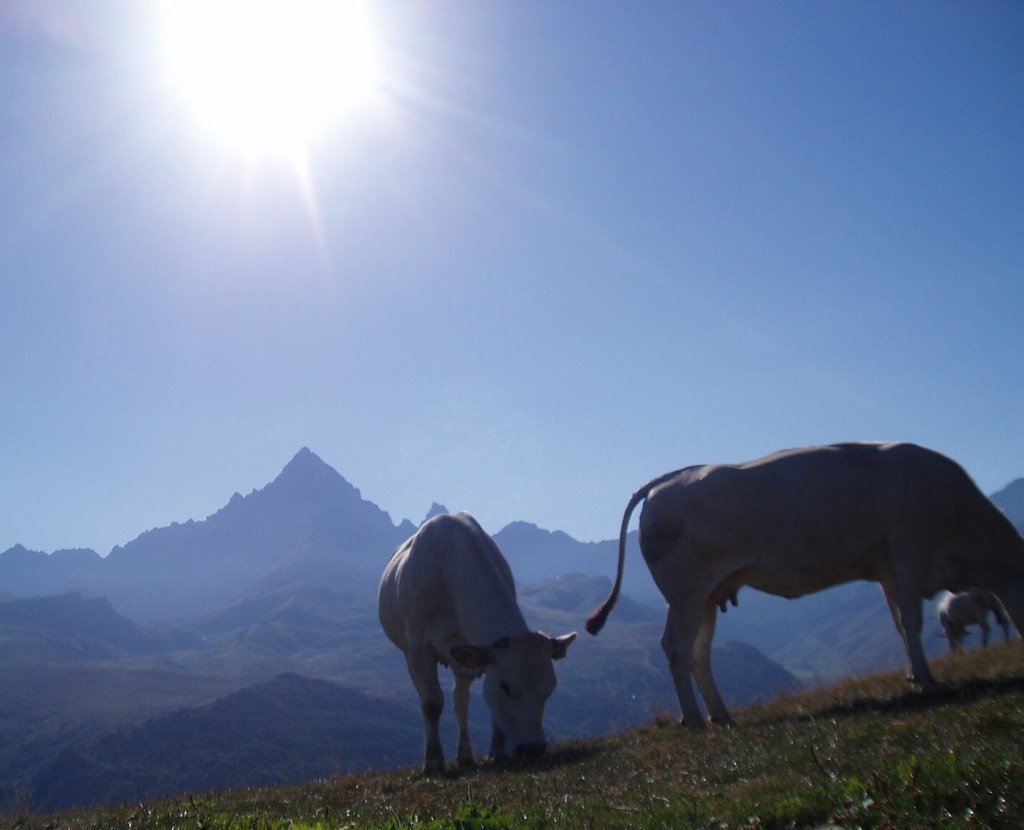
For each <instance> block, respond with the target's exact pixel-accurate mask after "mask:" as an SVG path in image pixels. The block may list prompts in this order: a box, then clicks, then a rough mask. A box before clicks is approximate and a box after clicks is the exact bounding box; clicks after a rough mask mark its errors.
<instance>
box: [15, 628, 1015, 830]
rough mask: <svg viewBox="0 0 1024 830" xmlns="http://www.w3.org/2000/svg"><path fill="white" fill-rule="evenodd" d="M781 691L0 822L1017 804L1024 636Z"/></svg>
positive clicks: (1004, 818) (337, 820) (862, 822)
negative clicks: (705, 725)
mask: <svg viewBox="0 0 1024 830" xmlns="http://www.w3.org/2000/svg"><path fill="white" fill-rule="evenodd" d="M934 669H935V672H936V675H937V676H938V678H939V679H940V681H941V682H942V683H943V686H942V688H941V689H940V690H939V691H936V692H932V693H927V694H919V693H914V692H911V691H908V689H907V687H906V685H905V683H904V681H903V679H902V677H901V676H900V675H898V674H896V673H889V674H879V675H872V676H869V677H864V678H859V679H856V680H850V681H846V682H843V683H841V684H839V685H836V686H831V687H828V688H824V689H818V690H814V691H809V692H802V693H799V694H792V695H786V696H784V697H781V698H778V699H776V700H774V701H772V702H770V703H767V704H764V705H758V706H751V707H748V708H746V709H742V710H739V711H737V712H735V713H734V714H735V716H736V719H737V721H738V723H739V725H738V726H737V727H735V728H732V729H709V730H707V731H705V732H703V733H701V734H697V735H694V734H691V733H689V732H687V731H685V730H683V729H681V728H680V727H679V726H678V725H677V724H676V723H675V722H674V721H671V720H669V719H659V720H658V721H656V722H654V723H651V724H650V725H649V726H647V727H644V728H641V729H637V730H633V731H630V732H624V733H621V734H618V735H613V736H609V737H607V738H603V739H600V740H595V741H588V742H578V743H566V744H561V745H558V746H555V747H553V748H552V749H551V750H550V751H549V753H548V754H547V755H546V756H545V758H544V759H543V760H542V761H541V762H538V763H533V764H529V765H526V764H524V765H518V764H507V765H494V764H490V763H482V764H480V765H479V766H478V767H477V768H476V769H474V770H471V771H468V772H462V773H457V772H455V771H451V772H450V773H449V774H447V775H445V776H439V777H431V778H426V777H423V776H421V775H420V774H419V773H418V772H416V771H413V770H403V771H396V772H389V773H383V774H375V775H359V776H344V777H338V778H336V779H331V780H325V781H316V782H310V783H308V784H305V785H302V786H297V787H290V788H283V789H253V790H238V791H231V792H223V793H211V794H204V795H199V794H195V795H183V796H180V797H178V798H175V799H168V800H162V801H153V802H147V803H144V804H132V805H125V806H120V807H115V808H106V809H98V810H91V811H83V812H72V813H66V814H62V815H51V816H46V815H34V814H31V813H28V812H26V811H21V812H18V813H15V814H13V815H9V816H6V817H0V827H3V828H8V827H12V828H25V830H43V829H44V828H47V830H56V829H57V828H68V830H72V829H73V828H74V829H77V828H81V830H98V829H99V828H133V830H146V828H160V829H161V830H171V828H178V830H206V829H207V828H209V830H228V829H229V828H230V829H231V830H243V829H245V830H250V829H251V830H336V829H337V828H380V829H381V830H383V829H384V828H387V830H399V828H420V829H422V830H471V829H472V830H486V829H489V828H514V827H560V828H561V827H568V828H597V827H600V828H605V827H622V828H626V827H628V828H662V827H671V828H689V827H692V828H713V830H725V829H726V828H728V829H729V830H732V828H750V829H751V830H752V829H753V828H789V827H798V828H800V827H831V826H836V827H864V828H890V827H892V828H915V827H920V828H1001V827H1006V828H1011V827H1018V826H1019V824H1020V816H1021V815H1024V645H1022V644H1021V643H1020V642H1014V643H1011V644H1009V645H1005V646H1003V645H1001V646H995V647H992V648H989V649H984V650H980V651H974V652H971V653H969V654H967V655H963V656H961V657H957V658H951V659H946V660H941V661H937V662H936V663H935V664H934Z"/></svg>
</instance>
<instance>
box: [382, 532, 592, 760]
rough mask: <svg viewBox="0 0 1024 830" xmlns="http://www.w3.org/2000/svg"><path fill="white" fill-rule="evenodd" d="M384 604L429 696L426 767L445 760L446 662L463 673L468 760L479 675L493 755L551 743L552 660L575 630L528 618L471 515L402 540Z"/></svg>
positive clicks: (393, 633)
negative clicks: (536, 628)
mask: <svg viewBox="0 0 1024 830" xmlns="http://www.w3.org/2000/svg"><path fill="white" fill-rule="evenodd" d="M377 610H378V614H379V616H380V624H381V627H382V628H383V629H384V633H385V634H387V636H388V638H389V639H390V640H391V642H393V643H394V644H395V645H396V646H398V648H400V649H401V650H402V652H403V653H404V654H405V660H406V664H407V666H408V668H409V676H410V677H411V678H412V682H413V685H414V686H415V687H416V691H417V692H418V693H419V696H420V707H421V709H422V712H423V719H424V722H425V725H426V730H427V744H426V750H425V752H424V758H423V771H424V772H439V771H441V770H443V769H444V751H443V750H442V748H441V738H440V733H439V730H438V723H439V721H440V718H441V710H442V708H443V706H444V696H443V695H442V693H441V686H440V684H439V683H438V680H437V664H438V663H441V664H442V665H445V666H451V669H452V673H453V674H454V675H455V689H454V691H453V694H452V697H453V699H454V703H455V714H456V717H457V718H458V723H459V747H458V753H457V760H458V763H459V764H460V765H467V764H471V763H473V751H472V749H471V746H470V741H469V723H468V717H469V687H470V684H471V683H472V682H473V680H474V679H476V678H477V677H479V676H480V675H483V676H484V700H486V702H487V705H488V707H489V708H490V710H491V721H492V724H493V731H492V734H491V755H492V757H494V758H495V759H500V758H504V757H505V756H506V754H513V755H536V754H539V753H541V752H543V751H544V748H545V745H546V742H545V736H544V727H543V716H544V704H545V703H546V702H547V699H548V698H549V697H550V696H551V693H552V692H553V691H554V690H555V684H556V682H557V681H556V679H555V670H554V667H553V666H552V664H551V661H552V660H558V659H561V658H562V657H564V656H565V653H566V650H567V649H568V648H569V644H570V643H571V642H572V641H573V640H574V639H575V638H576V632H575V631H574V632H572V633H571V634H566V635H565V636H563V637H558V638H553V637H548V636H547V635H546V634H542V633H540V632H533V631H530V630H529V629H528V628H527V627H526V622H525V621H524V619H523V615H522V612H521V611H520V610H519V606H518V604H517V603H516V589H515V583H514V581H513V579H512V571H511V569H510V568H509V566H508V563H507V562H506V561H505V557H504V556H502V555H501V551H499V550H498V546H497V545H496V544H495V543H494V540H493V539H491V537H490V536H488V535H487V534H486V533H485V532H484V531H483V529H482V528H481V527H480V525H479V524H477V522H476V520H475V519H474V518H473V517H472V516H470V515H469V514H468V513H457V514H455V515H448V514H442V515H439V516H435V517H434V518H432V519H431V520H430V521H428V522H425V523H424V524H423V526H422V527H420V529H419V530H418V531H417V532H416V533H415V534H413V535H412V536H411V537H410V538H409V539H407V540H406V541H405V542H404V543H402V545H401V546H400V547H399V548H398V550H396V551H395V552H394V554H392V556H391V560H390V561H389V562H388V564H387V567H386V568H385V569H384V575H383V577H382V578H381V581H380V592H379V594H378V600H377Z"/></svg>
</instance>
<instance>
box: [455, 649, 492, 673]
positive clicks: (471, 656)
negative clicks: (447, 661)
mask: <svg viewBox="0 0 1024 830" xmlns="http://www.w3.org/2000/svg"><path fill="white" fill-rule="evenodd" d="M451 654H452V659H454V660H455V662H457V663H458V664H459V665H460V666H462V667H463V668H467V669H480V668H483V667H484V666H486V665H487V664H488V663H492V662H494V661H493V660H492V659H491V654H490V652H489V651H488V650H487V649H483V648H478V647H477V646H455V647H454V648H453V649H452V651H451Z"/></svg>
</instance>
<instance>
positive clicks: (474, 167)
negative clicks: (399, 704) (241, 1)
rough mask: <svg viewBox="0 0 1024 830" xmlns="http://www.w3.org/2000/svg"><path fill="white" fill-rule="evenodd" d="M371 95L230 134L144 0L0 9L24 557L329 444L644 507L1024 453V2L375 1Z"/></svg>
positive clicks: (408, 491)
mask: <svg viewBox="0 0 1024 830" xmlns="http://www.w3.org/2000/svg"><path fill="white" fill-rule="evenodd" d="M367 15H368V18H369V20H370V24H371V27H372V32H373V34H374V38H375V42H376V44H377V48H378V53H379V55H380V56H381V73H380V76H379V78H378V81H377V86H376V88H375V93H374V96H373V99H372V100H371V101H370V102H369V103H366V104H365V105H363V106H361V107H360V108H358V109H357V110H354V111H352V112H349V113H347V114H346V116H345V117H344V118H341V119H339V120H338V121H337V122H336V123H335V124H333V126H332V127H331V128H330V129H327V130H324V131H323V132H322V133H320V134H318V135H317V136H316V137H315V138H314V139H311V140H310V143H309V145H308V147H307V153H306V155H305V156H304V160H303V163H302V165H301V166H299V167H297V166H296V164H295V163H294V160H293V159H285V158H282V157H275V156H272V155H269V154H266V155H257V156H251V155H247V154H245V153H242V152H239V151H237V150H236V151H232V150H231V149H230V148H229V147H227V146H225V145H224V144H223V143H222V142H219V141H217V140H216V139H215V138H214V137H213V136H211V135H210V134H209V133H208V132H207V131H205V130H204V129H202V128H201V127H200V126H199V125H197V124H196V123H194V120H193V119H192V118H191V115H192V112H191V110H189V109H188V108H187V106H186V102H183V101H182V99H181V96H180V94H178V93H177V92H176V91H175V90H173V89H171V87H170V86H169V84H168V82H167V78H166V71H165V63H164V60H163V52H162V48H163V47H162V44H163V39H162V33H161V31H160V25H161V24H160V17H159V15H158V14H157V13H156V6H155V4H154V3H152V2H150V3H147V2H145V1H144V0H130V2H129V0H96V2H92V3H87V4H86V3H78V2H72V0H49V2H46V3H37V2H30V0H12V2H10V3H7V4H5V6H4V10H2V11H0V112H2V113H3V117H2V119H0V212H2V221H0V269H2V270H0V279H2V289H3V294H2V296H3V303H2V306H0V307H2V309H3V310H2V321H3V325H2V326H0V380H2V388H3V405H2V407H0V550H3V549H5V548H7V547H8V546H10V545H13V544H15V543H22V544H24V545H26V546H27V547H30V548H33V549H40V550H47V551H51V550H54V549H58V548H63V547H72V546H82V547H93V548H94V549H96V550H98V551H100V552H101V553H104V554H105V553H107V552H108V551H109V549H110V548H111V547H112V546H114V545H116V544H122V543H124V542H127V541H129V540H131V539H132V538H134V537H135V536H137V535H138V534H139V533H141V532H142V531H144V530H147V529H149V528H151V527H156V526H162V525H165V524H168V523H170V522H171V521H185V520H187V519H190V518H194V519H201V518H204V517H205V516H207V515H208V514H210V513H212V512H214V511H215V510H216V509H218V508H219V507H220V506H221V505H222V504H224V503H225V502H226V501H227V500H228V498H229V497H230V496H231V494H232V493H233V492H235V491H240V492H243V493H246V492H248V491H250V490H251V489H253V488H256V487H261V486H263V485H264V484H265V483H267V482H268V481H269V480H270V479H272V478H273V477H274V476H275V475H276V474H277V473H278V472H279V471H280V469H281V467H283V466H284V464H285V463H286V462H287V461H288V460H289V459H290V458H291V456H292V455H293V454H294V453H295V452H296V451H297V450H298V449H299V448H300V447H302V446H309V447H310V448H311V449H312V450H313V451H314V452H316V453H317V454H318V455H320V456H321V457H322V458H323V459H324V460H325V461H326V462H327V463H329V464H331V465H332V466H333V467H335V468H336V469H337V470H338V471H339V472H340V473H341V474H342V475H344V476H345V477H346V478H347V479H348V480H349V481H351V482H352V483H353V484H355V485H356V486H357V487H359V488H360V489H361V490H362V492H363V495H364V496H365V497H367V498H369V499H372V500H373V501H375V502H376V503H377V504H379V505H380V506H381V507H382V508H384V509H385V510H388V511H389V512H390V513H391V515H392V517H393V518H394V519H395V520H396V521H398V520H400V519H402V518H410V519H413V520H414V521H418V520H419V519H420V518H421V517H422V516H423V514H424V513H425V512H426V510H427V508H428V507H429V506H430V503H431V502H432V501H435V500H436V501H440V502H443V503H445V504H446V505H448V506H449V507H450V508H452V509H467V510H470V511H471V512H473V513H475V514H476V515H477V516H478V518H479V519H480V520H481V522H482V523H483V524H484V527H485V528H487V529H489V530H491V531H493V532H496V531H497V530H499V529H500V528H501V527H502V526H503V525H504V524H506V523H507V522H509V521H512V520H516V519H525V520H528V521H532V522H535V523H537V524H539V525H541V526H542V527H546V528H550V529H561V530H565V531H566V532H568V533H570V534H572V535H574V536H576V537H577V538H580V539H585V540H590V539H604V538H611V537H612V536H614V535H615V534H616V532H617V529H618V524H619V521H620V519H621V511H622V509H623V507H624V506H625V502H626V500H627V499H628V497H629V495H630V494H631V493H632V492H633V490H635V489H636V488H637V487H638V486H640V485H641V484H643V483H644V482H645V481H647V480H648V479H650V478H652V477H654V476H655V475H658V474H660V473H663V472H666V471H668V470H671V469H675V468H678V467H681V466H685V465H688V464H695V463H705V462H716V461H739V460H743V459H746V458H751V457H754V456H758V455H762V454H765V453H768V452H771V451H773V450H776V449H780V448H783V447H790V446H799V445H805V444H814V443H822V442H829V441H833V440H853V439H858V440H859V439H868V440H876V439H877V440H889V439H905V440H913V441H917V442H919V443H922V444H925V445H928V446H932V447H934V448H936V449H938V450H940V451H943V452H946V453H947V454H949V455H951V456H953V457H954V458H956V459H957V460H959V461H960V462H961V463H962V464H963V465H964V466H965V468H966V469H967V470H968V472H969V473H971V474H972V475H973V476H974V478H975V479H976V481H978V483H979V485H980V486H981V487H982V489H984V490H985V491H986V492H992V491H994V490H996V489H999V488H1000V487H1002V486H1004V485H1005V484H1007V483H1008V482H1009V481H1010V480H1012V479H1014V478H1017V477H1020V476H1024V430H1022V426H1024V383H1022V379H1021V372H1020V368H1021V361H1020V355H1021V348H1020V345H1021V336H1020V331H1021V322H1022V319H1024V273H1022V263H1024V187H1022V185H1024V152H1022V151H1021V148H1022V147H1024V6H1022V5H1021V4H1019V3H943V2H929V3H913V2H907V3H882V2H878V3H872V2H849V3H842V2H826V3H822V2H817V1H815V2H785V3H755V2H751V3H730V2H725V3H722V2H709V3H668V2H666V3H660V2H659V3H646V4H632V3H631V4H625V3H603V2H598V3H548V2H517V3H511V2H509V3H503V2H494V3H453V2H437V3H429V4H428V3H423V4H409V3H391V2H380V3H375V4H373V5H372V6H369V7H368V10H367Z"/></svg>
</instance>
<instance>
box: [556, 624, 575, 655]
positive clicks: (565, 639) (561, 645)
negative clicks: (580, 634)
mask: <svg viewBox="0 0 1024 830" xmlns="http://www.w3.org/2000/svg"><path fill="white" fill-rule="evenodd" d="M575 639H576V632H575V631H573V632H572V633H571V634H563V635H562V636H561V637H552V638H551V659H552V660H561V659H562V658H563V657H565V653H566V652H567V651H568V650H569V645H570V644H571V643H572V641H573V640H575Z"/></svg>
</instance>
